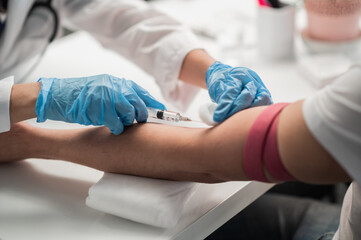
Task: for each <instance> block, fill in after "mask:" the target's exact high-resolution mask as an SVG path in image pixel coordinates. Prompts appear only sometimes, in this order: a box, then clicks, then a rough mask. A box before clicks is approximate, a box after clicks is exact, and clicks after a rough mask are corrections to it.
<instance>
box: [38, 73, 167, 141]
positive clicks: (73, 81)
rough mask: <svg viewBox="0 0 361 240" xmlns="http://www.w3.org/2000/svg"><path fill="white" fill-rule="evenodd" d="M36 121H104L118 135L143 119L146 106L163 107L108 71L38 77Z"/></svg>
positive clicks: (145, 113)
mask: <svg viewBox="0 0 361 240" xmlns="http://www.w3.org/2000/svg"><path fill="white" fill-rule="evenodd" d="M38 82H41V90H40V93H39V96H38V99H37V102H36V107H35V111H36V114H37V121H38V122H44V121H45V120H46V119H51V120H58V121H64V122H69V123H80V124H83V125H95V126H100V125H105V126H107V127H108V128H109V129H110V130H111V131H112V133H114V134H116V135H118V134H120V133H122V132H123V130H124V126H129V125H132V124H133V122H134V119H136V120H137V122H145V121H146V120H147V118H148V111H147V108H146V107H152V108H157V109H165V106H164V105H163V104H162V103H160V102H158V101H157V100H155V99H154V98H153V97H152V96H151V95H150V94H149V92H147V91H146V90H145V89H143V88H142V87H140V86H138V85H137V84H136V83H134V82H133V81H130V80H125V79H123V78H122V79H121V78H116V77H113V76H110V75H106V74H104V75H98V76H91V77H83V78H64V79H57V78H40V79H39V80H38Z"/></svg>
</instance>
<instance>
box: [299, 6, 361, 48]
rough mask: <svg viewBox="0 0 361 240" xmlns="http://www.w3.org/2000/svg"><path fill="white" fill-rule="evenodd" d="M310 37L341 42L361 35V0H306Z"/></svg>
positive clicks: (307, 31)
mask: <svg viewBox="0 0 361 240" xmlns="http://www.w3.org/2000/svg"><path fill="white" fill-rule="evenodd" d="M305 8H306V10H307V17H308V26H307V29H306V35H308V37H310V38H313V39H317V40H323V41H332V42H340V41H347V40H352V39H355V38H358V37H359V36H360V27H359V18H360V14H361V0H305Z"/></svg>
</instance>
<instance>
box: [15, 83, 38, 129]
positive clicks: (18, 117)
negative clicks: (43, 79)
mask: <svg viewBox="0 0 361 240" xmlns="http://www.w3.org/2000/svg"><path fill="white" fill-rule="evenodd" d="M40 89H41V83H38V82H35V83H25V84H15V85H14V86H13V88H12V90H11V95H10V121H11V123H16V122H20V121H23V120H26V119H30V118H34V117H36V114H35V104H36V100H37V98H38V95H39V91H40Z"/></svg>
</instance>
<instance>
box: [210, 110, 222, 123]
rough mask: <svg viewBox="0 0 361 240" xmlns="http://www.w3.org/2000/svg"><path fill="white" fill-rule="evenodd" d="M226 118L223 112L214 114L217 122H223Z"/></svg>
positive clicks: (214, 119)
mask: <svg viewBox="0 0 361 240" xmlns="http://www.w3.org/2000/svg"><path fill="white" fill-rule="evenodd" d="M224 120H225V117H224V116H223V115H221V114H217V113H216V112H214V114H213V121H215V122H217V123H221V122H223V121H224Z"/></svg>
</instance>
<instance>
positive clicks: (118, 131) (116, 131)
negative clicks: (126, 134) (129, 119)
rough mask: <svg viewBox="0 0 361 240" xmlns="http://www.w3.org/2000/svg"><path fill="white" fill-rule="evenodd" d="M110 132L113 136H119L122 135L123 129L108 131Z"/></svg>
mask: <svg viewBox="0 0 361 240" xmlns="http://www.w3.org/2000/svg"><path fill="white" fill-rule="evenodd" d="M110 131H111V132H112V133H113V134H114V135H119V134H121V133H123V131H124V128H123V129H121V130H120V129H110Z"/></svg>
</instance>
